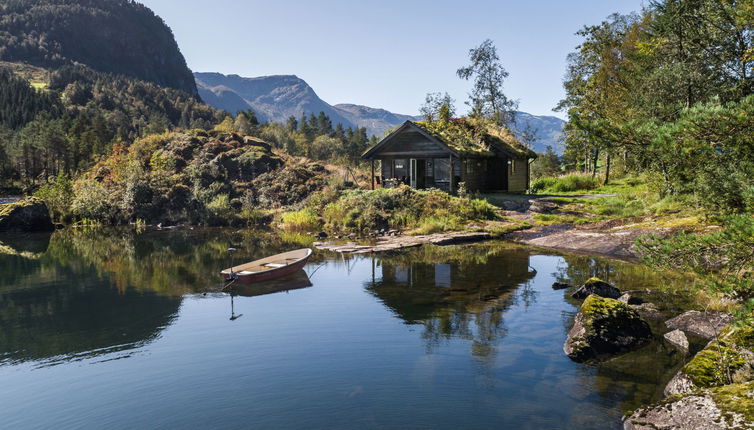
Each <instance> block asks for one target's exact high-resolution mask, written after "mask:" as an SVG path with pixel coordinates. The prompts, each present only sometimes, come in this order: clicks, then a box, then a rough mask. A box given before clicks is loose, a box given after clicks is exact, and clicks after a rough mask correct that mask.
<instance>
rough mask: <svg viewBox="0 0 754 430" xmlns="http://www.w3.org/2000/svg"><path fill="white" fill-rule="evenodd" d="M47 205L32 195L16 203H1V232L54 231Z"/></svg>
mask: <svg viewBox="0 0 754 430" xmlns="http://www.w3.org/2000/svg"><path fill="white" fill-rule="evenodd" d="M53 230H55V225H54V224H53V223H52V219H51V218H50V211H49V210H48V209H47V205H46V204H45V202H43V201H42V200H40V199H37V198H34V197H31V198H28V199H25V200H21V201H18V202H16V203H9V204H5V205H0V232H9V231H10V232H34V231H53Z"/></svg>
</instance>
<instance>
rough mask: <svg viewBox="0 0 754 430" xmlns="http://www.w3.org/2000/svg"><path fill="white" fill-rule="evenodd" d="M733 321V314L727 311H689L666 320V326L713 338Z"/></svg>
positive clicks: (709, 338) (705, 337)
mask: <svg viewBox="0 0 754 430" xmlns="http://www.w3.org/2000/svg"><path fill="white" fill-rule="evenodd" d="M732 322H733V315H731V314H728V313H725V312H700V311H688V312H684V313H682V314H681V315H678V316H677V317H675V318H672V319H669V320H667V321H665V326H666V327H667V328H669V329H672V330H676V329H678V330H683V331H684V332H686V333H690V334H693V335H695V336H699V337H702V338H704V339H707V340H712V339H713V338H715V337H716V336H717V335H718V334H720V332H721V331H722V330H723V329H724V328H725V327H726V326H727V325H728V324H730V323H732Z"/></svg>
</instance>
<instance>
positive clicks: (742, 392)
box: [623, 382, 754, 430]
mask: <svg viewBox="0 0 754 430" xmlns="http://www.w3.org/2000/svg"><path fill="white" fill-rule="evenodd" d="M623 428H624V430H650V429H651V430H656V429H667V430H701V429H710V430H712V429H739V428H740V429H751V428H754V382H748V383H743V384H733V385H726V386H724V387H717V388H712V389H708V390H701V391H696V392H694V393H693V394H685V395H677V396H671V397H668V398H666V399H665V400H663V401H661V402H660V403H658V404H655V405H652V406H647V407H643V408H640V409H638V410H637V411H635V412H633V413H632V414H631V415H629V416H628V417H626V418H625V419H624V420H623Z"/></svg>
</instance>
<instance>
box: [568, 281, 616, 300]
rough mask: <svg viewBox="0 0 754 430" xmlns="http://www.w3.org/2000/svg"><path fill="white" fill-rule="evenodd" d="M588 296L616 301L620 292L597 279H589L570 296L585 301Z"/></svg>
mask: <svg viewBox="0 0 754 430" xmlns="http://www.w3.org/2000/svg"><path fill="white" fill-rule="evenodd" d="M590 294H595V295H598V296H600V297H607V298H609V299H617V298H618V297H620V296H621V293H620V290H619V289H617V288H615V287H613V286H612V285H610V284H608V283H607V282H605V281H603V280H602V279H599V278H591V279H589V280H587V281H586V282H584V285H582V286H581V287H579V289H578V290H576V291H574V292H573V294H571V297H573V298H574V299H585V298H587V296H589V295H590Z"/></svg>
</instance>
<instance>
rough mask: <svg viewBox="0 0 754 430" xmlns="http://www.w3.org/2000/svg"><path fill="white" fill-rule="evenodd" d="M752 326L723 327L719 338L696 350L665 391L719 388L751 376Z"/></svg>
mask: <svg viewBox="0 0 754 430" xmlns="http://www.w3.org/2000/svg"><path fill="white" fill-rule="evenodd" d="M752 341H754V328H752V327H740V328H733V327H726V328H725V329H723V331H722V333H721V334H720V336H719V339H718V340H715V341H712V342H710V343H709V344H708V345H707V346H706V347H705V348H704V349H703V350H701V351H699V353H698V354H696V355H695V356H694V357H693V358H692V359H691V360H689V362H688V363H686V365H685V366H683V367H682V368H681V370H679V371H678V373H676V375H675V376H673V379H671V380H670V382H668V384H667V385H666V386H665V390H664V394H665V395H666V396H672V395H676V394H685V393H690V392H692V391H693V390H694V389H696V388H711V387H719V386H722V385H725V384H730V383H741V382H747V381H751V380H752V379H754V352H752V351H751V349H750V348H751V343H752Z"/></svg>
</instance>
